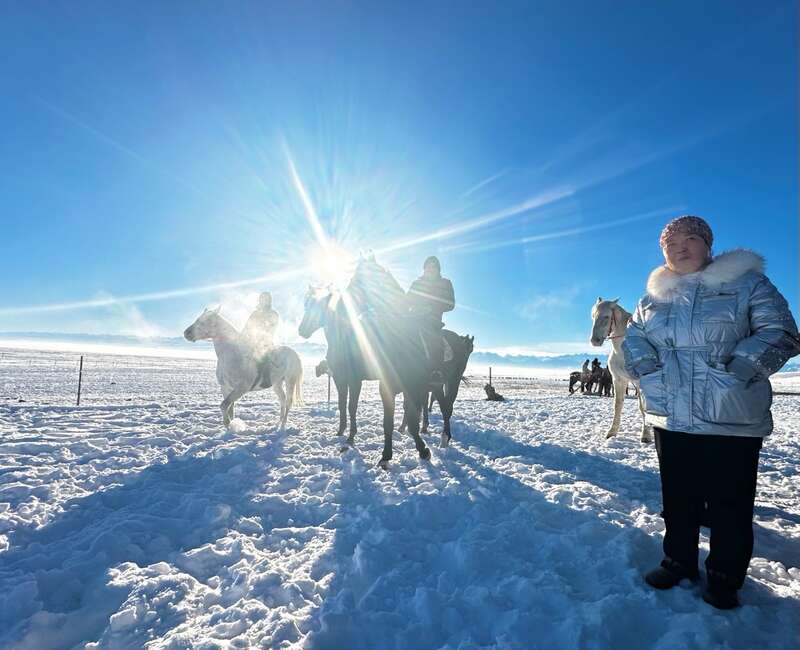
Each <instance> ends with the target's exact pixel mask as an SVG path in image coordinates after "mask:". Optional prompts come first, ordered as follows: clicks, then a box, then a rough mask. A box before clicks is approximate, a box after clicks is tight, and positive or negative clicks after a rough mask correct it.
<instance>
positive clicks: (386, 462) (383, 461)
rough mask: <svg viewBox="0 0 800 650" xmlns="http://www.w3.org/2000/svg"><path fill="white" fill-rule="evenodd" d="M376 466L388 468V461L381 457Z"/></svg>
mask: <svg viewBox="0 0 800 650" xmlns="http://www.w3.org/2000/svg"><path fill="white" fill-rule="evenodd" d="M378 467H380V468H381V469H389V461H388V460H383V459H381V460H380V462H379V463H378Z"/></svg>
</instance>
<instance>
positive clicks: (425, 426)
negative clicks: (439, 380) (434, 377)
mask: <svg viewBox="0 0 800 650" xmlns="http://www.w3.org/2000/svg"><path fill="white" fill-rule="evenodd" d="M436 390H437V391H438V390H439V389H438V388H437V389H436ZM428 395H430V397H431V400H432V399H433V395H434V392H433V391H430V393H429V392H428V391H425V399H424V400H422V429H421V431H422V433H428V424H429V422H428V413H429V409H430V407H429V406H428ZM403 418H405V411H404V412H403Z"/></svg>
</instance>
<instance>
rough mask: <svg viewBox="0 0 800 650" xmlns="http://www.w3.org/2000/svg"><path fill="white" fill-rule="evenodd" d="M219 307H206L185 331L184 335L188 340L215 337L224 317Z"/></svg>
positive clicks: (193, 340)
mask: <svg viewBox="0 0 800 650" xmlns="http://www.w3.org/2000/svg"><path fill="white" fill-rule="evenodd" d="M219 309H220V308H219V307H217V308H216V309H208V308H206V309H204V310H203V313H202V314H200V315H199V316H198V317H197V320H195V321H194V323H192V324H191V325H189V327H187V328H186V329H185V330H184V331H183V337H184V338H185V339H186V340H187V341H191V342H192V343H194V342H195V341H203V340H205V339H213V338H214V337H215V336H216V335H217V332H218V329H219V328H218V323H219V321H220V320H221V319H222V316H220V315H219Z"/></svg>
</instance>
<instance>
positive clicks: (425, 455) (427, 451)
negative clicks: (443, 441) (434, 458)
mask: <svg viewBox="0 0 800 650" xmlns="http://www.w3.org/2000/svg"><path fill="white" fill-rule="evenodd" d="M419 457H420V458H421V459H422V460H428V459H429V458H430V457H431V450H430V449H428V448H427V447H425V449H423V450H422V451H421V452H419Z"/></svg>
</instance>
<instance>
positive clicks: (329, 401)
mask: <svg viewBox="0 0 800 650" xmlns="http://www.w3.org/2000/svg"><path fill="white" fill-rule="evenodd" d="M328 410H329V411H330V410H331V376H330V373H329V374H328Z"/></svg>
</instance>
